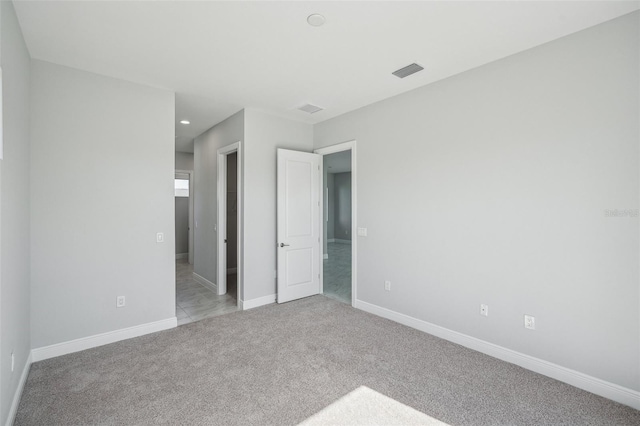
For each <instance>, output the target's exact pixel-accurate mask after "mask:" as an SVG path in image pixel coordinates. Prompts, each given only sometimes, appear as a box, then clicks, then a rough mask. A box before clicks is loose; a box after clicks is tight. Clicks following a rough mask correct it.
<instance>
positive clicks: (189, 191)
mask: <svg viewBox="0 0 640 426" xmlns="http://www.w3.org/2000/svg"><path fill="white" fill-rule="evenodd" d="M174 183H175V245H176V247H175V250H176V260H180V259H186V260H187V262H188V263H189V264H193V171H191V170H176V171H175V181H174Z"/></svg>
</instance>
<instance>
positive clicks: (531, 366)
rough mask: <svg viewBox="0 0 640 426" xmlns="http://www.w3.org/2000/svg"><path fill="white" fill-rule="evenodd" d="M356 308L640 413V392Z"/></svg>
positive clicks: (392, 314) (365, 306)
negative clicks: (623, 405) (626, 406)
mask: <svg viewBox="0 0 640 426" xmlns="http://www.w3.org/2000/svg"><path fill="white" fill-rule="evenodd" d="M355 307H356V308H357V309H361V310H363V311H366V312H369V313H371V314H374V315H378V316H380V317H383V318H387V319H390V320H392V321H395V322H398V323H400V324H403V325H406V326H408V327H411V328H415V329H417V330H420V331H423V332H425V333H428V334H432V335H434V336H437V337H440V338H442V339H445V340H448V341H450V342H453V343H457V344H459V345H462V346H465V347H467V348H470V349H473V350H476V351H478V352H482V353H484V354H487V355H489V356H492V357H494V358H498V359H501V360H503V361H506V362H510V363H512V364H516V365H519V366H520V367H523V368H526V369H527V370H531V371H534V372H536V373H539V374H542V375H545V376H548V377H551V378H553V379H556V380H559V381H561V382H564V383H568V384H570V385H572V386H575V387H577V388H580V389H584V390H586V391H588V392H591V393H594V394H596V395H600V396H602V397H605V398H608V399H611V400H613V401H616V402H619V403H621V404H625V405H628V406H630V407H633V408H635V409H636V410H640V392H638V391H634V390H633V389H628V388H625V387H622V386H619V385H616V384H614V383H611V382H607V381H605V380H602V379H598V378H596V377H593V376H589V375H587V374H584V373H580V372H579V371H575V370H571V369H569V368H566V367H562V366H560V365H557V364H553V363H551V362H548V361H545V360H542V359H540V358H536V357H533V356H530V355H526V354H523V353H521V352H517V351H514V350H511V349H507V348H505V347H502V346H498V345H495V344H493V343H489V342H486V341H484V340H480V339H477V338H475V337H471V336H468V335H466V334H462V333H458V332H457V331H453V330H449V329H448V328H444V327H441V326H439V325H435V324H432V323H430V322H427V321H423V320H420V319H417V318H414V317H410V316H408V315H405V314H401V313H399V312H396V311H392V310H390V309H387V308H383V307H381V306H377V305H373V304H371V303H367V302H363V301H362V300H357V299H356V304H355Z"/></svg>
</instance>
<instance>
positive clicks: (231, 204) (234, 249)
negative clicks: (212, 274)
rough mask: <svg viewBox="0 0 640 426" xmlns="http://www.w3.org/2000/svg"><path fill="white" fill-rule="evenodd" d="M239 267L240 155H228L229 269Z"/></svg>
mask: <svg viewBox="0 0 640 426" xmlns="http://www.w3.org/2000/svg"><path fill="white" fill-rule="evenodd" d="M237 266H238V154H236V153H233V154H229V155H227V269H230V268H237Z"/></svg>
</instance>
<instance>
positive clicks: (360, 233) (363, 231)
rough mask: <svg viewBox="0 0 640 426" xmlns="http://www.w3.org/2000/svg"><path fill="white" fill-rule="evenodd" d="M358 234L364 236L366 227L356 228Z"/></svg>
mask: <svg viewBox="0 0 640 426" xmlns="http://www.w3.org/2000/svg"><path fill="white" fill-rule="evenodd" d="M358 236H359V237H366V236H367V228H358Z"/></svg>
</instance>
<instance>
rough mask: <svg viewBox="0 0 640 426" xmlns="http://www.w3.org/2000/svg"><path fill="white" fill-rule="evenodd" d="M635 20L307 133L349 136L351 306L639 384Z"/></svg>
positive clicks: (329, 139)
mask: <svg viewBox="0 0 640 426" xmlns="http://www.w3.org/2000/svg"><path fill="white" fill-rule="evenodd" d="M638 20H639V14H638V13H634V14H631V15H627V16H625V17H622V18H619V19H616V20H613V21H610V22H607V23H604V24H602V25H598V26H596V27H593V28H590V29H587V30H584V31H582V32H579V33H576V34H573V35H570V36H568V37H565V38H562V39H559V40H557V41H553V42H551V43H548V44H545V45H543V46H540V47H537V48H534V49H531V50H529V51H526V52H523V53H520V54H517V55H514V56H510V57H508V58H505V59H503V60H500V61H497V62H494V63H491V64H488V65H485V66H482V67H479V68H477V69H474V70H471V71H468V72H465V73H462V74H459V75H457V76H454V77H451V78H449V79H446V80H443V81H440V82H438V83H435V84H431V85H429V86H426V87H423V88H420V89H417V90H413V91H411V92H408V93H405V94H403V95H400V96H397V97H394V98H391V99H388V100H385V101H382V102H379V103H376V104H373V105H371V106H368V107H365V108H362V109H360V110H357V111H354V112H352V113H348V114H345V115H343V116H340V117H338V118H335V119H332V120H329V121H326V122H323V123H321V124H318V125H316V126H315V127H314V134H315V147H316V148H320V147H325V146H328V145H332V144H335V143H338V142H342V141H346V140H351V139H357V149H358V151H357V153H358V154H357V155H358V158H357V162H358V177H357V179H358V182H357V184H358V226H359V227H366V228H368V237H360V242H359V245H358V298H359V299H360V300H363V301H366V302H369V303H372V304H375V305H379V306H382V307H385V308H388V309H390V310H393V311H396V312H401V313H403V314H406V315H410V316H412V317H416V318H419V319H422V320H425V321H428V322H431V323H434V324H437V325H439V326H442V327H446V328H448V329H451V330H455V331H458V332H461V333H464V334H467V335H470V336H473V337H476V338H479V339H482V340H484V341H488V342H491V343H494V344H497V345H500V346H503V347H506V348H510V349H513V350H516V351H519V352H522V353H525V354H528V355H531V356H534V357H538V358H541V359H543V360H547V361H550V362H553V363H556V364H559V365H561V366H565V367H568V368H571V369H574V370H577V371H580V372H583V373H586V374H589V375H591V376H595V377H597V378H600V379H604V380H607V381H609V382H612V383H615V384H618V385H621V386H624V387H627V388H631V389H634V390H640V376H639V371H638V370H639V365H638V364H639V363H638V360H639V359H640V351H639V336H640V329H639V318H640V316H639V315H640V314H639V306H638V305H639V288H638V279H639V275H638V243H639V238H638V231H639V227H638V217H606V215H605V210H606V209H638V207H639V199H638V190H639V184H638V179H639V176H638V170H639V164H638V163H639V162H638V154H639V118H638V117H639V108H638V104H639V99H638V93H639V90H638V89H639V84H638V77H639V71H640V70H639V69H638V68H639V67H638V63H639V57H638V52H639V49H640V46H639V43H638V39H639V37H638ZM384 280H390V281H391V282H392V291H391V292H386V291H385V290H384ZM481 303H486V304H488V305H489V308H490V309H489V312H490V315H489V317H488V318H484V317H481V316H480V315H479V313H478V312H479V305H480V304H481ZM524 314H529V315H534V316H535V317H536V323H537V329H536V330H535V331H530V330H526V329H524V327H523V315H524Z"/></svg>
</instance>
